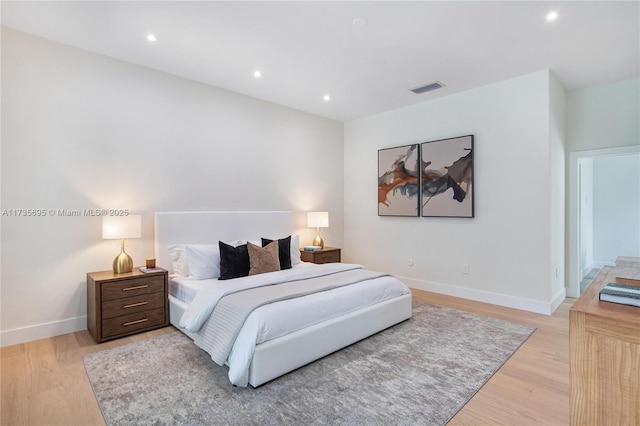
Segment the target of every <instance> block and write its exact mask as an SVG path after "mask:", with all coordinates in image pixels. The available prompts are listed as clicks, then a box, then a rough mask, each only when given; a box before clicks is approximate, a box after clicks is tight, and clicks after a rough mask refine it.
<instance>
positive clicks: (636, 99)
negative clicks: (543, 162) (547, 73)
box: [567, 77, 640, 152]
mask: <svg viewBox="0 0 640 426" xmlns="http://www.w3.org/2000/svg"><path fill="white" fill-rule="evenodd" d="M639 120H640V77H637V78H632V79H629V80H623V81H618V82H615V83H610V84H604V85H601V86H596V87H589V88H586V89H581V90H573V91H569V92H567V152H574V151H587V150H595V149H603V148H615V147H623V146H629V145H638V144H639V143H640V123H639Z"/></svg>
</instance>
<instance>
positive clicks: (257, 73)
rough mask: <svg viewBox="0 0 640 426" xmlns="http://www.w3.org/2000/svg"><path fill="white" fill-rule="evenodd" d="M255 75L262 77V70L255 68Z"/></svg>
mask: <svg viewBox="0 0 640 426" xmlns="http://www.w3.org/2000/svg"><path fill="white" fill-rule="evenodd" d="M253 76H254V77H255V78H260V77H262V73H261V72H260V70H255V71H254V72H253Z"/></svg>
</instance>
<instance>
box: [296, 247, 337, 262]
mask: <svg viewBox="0 0 640 426" xmlns="http://www.w3.org/2000/svg"><path fill="white" fill-rule="evenodd" d="M300 259H302V261H303V262H312V263H334V262H340V249H339V248H336V247H325V248H323V249H322V250H314V251H305V250H304V249H300Z"/></svg>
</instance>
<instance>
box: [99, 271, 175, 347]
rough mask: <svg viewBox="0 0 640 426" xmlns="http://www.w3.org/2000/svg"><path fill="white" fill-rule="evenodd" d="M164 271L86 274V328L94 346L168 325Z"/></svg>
mask: <svg viewBox="0 0 640 426" xmlns="http://www.w3.org/2000/svg"><path fill="white" fill-rule="evenodd" d="M168 282H169V281H168V273H167V271H161V272H152V273H146V274H145V273H142V272H140V271H139V270H138V269H137V268H135V269H134V270H133V272H129V273H125V274H114V273H113V272H112V271H102V272H90V273H88V274H87V328H88V329H89V332H90V333H91V335H92V336H93V338H94V339H95V341H96V342H104V341H106V340H111V339H116V338H118V337H123V336H128V335H130V334H135V333H140V332H142V331H148V330H153V329H154V328H160V327H165V326H167V325H169V300H168V298H169V296H168V294H169V292H168V290H169V287H168Z"/></svg>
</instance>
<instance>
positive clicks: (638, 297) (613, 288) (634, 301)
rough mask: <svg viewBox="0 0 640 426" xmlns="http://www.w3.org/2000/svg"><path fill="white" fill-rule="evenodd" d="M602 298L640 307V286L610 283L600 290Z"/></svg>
mask: <svg viewBox="0 0 640 426" xmlns="http://www.w3.org/2000/svg"><path fill="white" fill-rule="evenodd" d="M600 300H602V301H605V302H613V303H620V304H622V305H631V306H639V307H640V286H634V285H625V284H618V283H609V284H607V285H605V286H604V287H603V289H602V290H600Z"/></svg>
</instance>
